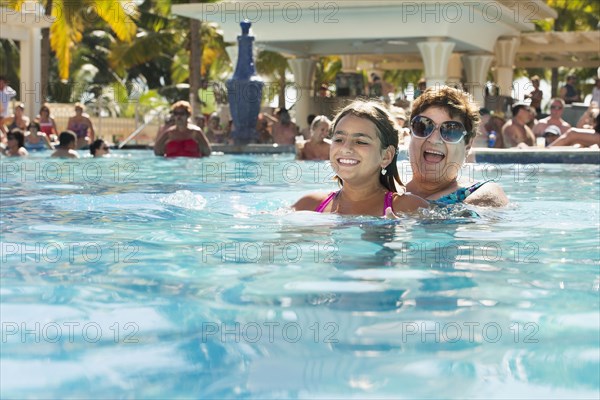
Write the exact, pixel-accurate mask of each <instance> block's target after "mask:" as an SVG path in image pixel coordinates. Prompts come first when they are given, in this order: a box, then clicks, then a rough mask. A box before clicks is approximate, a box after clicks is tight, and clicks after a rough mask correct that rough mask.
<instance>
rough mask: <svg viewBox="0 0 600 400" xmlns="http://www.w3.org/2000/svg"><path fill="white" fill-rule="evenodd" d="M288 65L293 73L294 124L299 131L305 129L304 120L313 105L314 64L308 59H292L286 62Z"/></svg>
mask: <svg viewBox="0 0 600 400" xmlns="http://www.w3.org/2000/svg"><path fill="white" fill-rule="evenodd" d="M288 65H289V66H290V68H291V69H292V72H293V73H294V82H295V88H296V92H297V94H296V104H295V105H294V111H295V112H296V124H298V126H299V128H300V129H303V128H305V127H306V126H305V125H306V118H307V117H308V115H309V114H310V113H311V109H312V105H313V94H312V89H313V87H312V86H313V80H314V77H315V65H316V62H315V61H314V60H312V59H310V58H294V59H291V60H288Z"/></svg>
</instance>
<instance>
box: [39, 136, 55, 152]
mask: <svg viewBox="0 0 600 400" xmlns="http://www.w3.org/2000/svg"><path fill="white" fill-rule="evenodd" d="M38 136H40V137H41V136H43V137H44V143H46V147H48V148H49V149H50V150H54V146H52V143H51V142H50V139H49V138H48V135H46V134H45V133H38Z"/></svg>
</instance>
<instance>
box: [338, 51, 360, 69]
mask: <svg viewBox="0 0 600 400" xmlns="http://www.w3.org/2000/svg"><path fill="white" fill-rule="evenodd" d="M340 59H341V60H342V71H343V72H356V69H357V67H358V56H357V55H356V54H343V55H341V56H340Z"/></svg>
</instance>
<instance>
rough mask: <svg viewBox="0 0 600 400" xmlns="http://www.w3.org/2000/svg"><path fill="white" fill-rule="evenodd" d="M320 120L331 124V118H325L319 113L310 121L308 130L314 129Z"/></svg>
mask: <svg viewBox="0 0 600 400" xmlns="http://www.w3.org/2000/svg"><path fill="white" fill-rule="evenodd" d="M322 122H326V123H327V124H329V125H331V120H330V119H329V118H327V117H326V116H324V115H319V116H316V117H314V118H313V120H312V122H311V123H310V131H311V132H312V131H314V130H315V129H317V126H318V125H319V124H320V123H322Z"/></svg>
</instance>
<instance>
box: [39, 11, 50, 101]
mask: <svg viewBox="0 0 600 400" xmlns="http://www.w3.org/2000/svg"><path fill="white" fill-rule="evenodd" d="M44 15H45V16H47V17H50V16H51V15H52V0H48V1H47V2H46V9H45V10H44ZM41 51H42V54H41V59H40V63H41V68H42V74H41V82H40V85H41V87H40V100H41V103H44V102H45V101H46V100H47V99H48V91H49V89H48V84H49V82H48V80H49V76H50V28H44V29H42V48H41Z"/></svg>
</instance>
